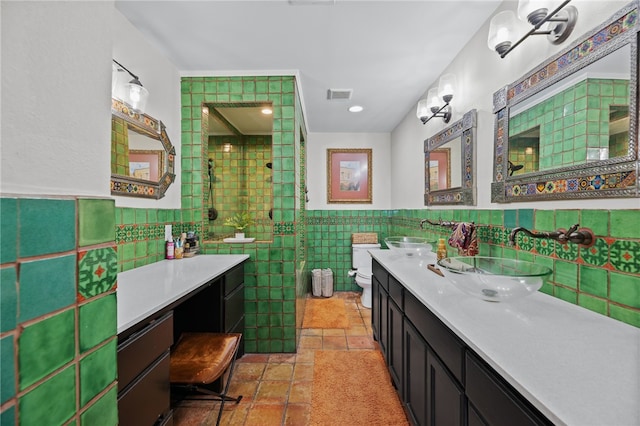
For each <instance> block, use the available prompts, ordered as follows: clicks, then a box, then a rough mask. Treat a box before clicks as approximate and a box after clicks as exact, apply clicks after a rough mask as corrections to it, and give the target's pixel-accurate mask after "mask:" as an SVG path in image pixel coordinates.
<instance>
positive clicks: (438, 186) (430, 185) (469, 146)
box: [424, 110, 476, 206]
mask: <svg viewBox="0 0 640 426" xmlns="http://www.w3.org/2000/svg"><path fill="white" fill-rule="evenodd" d="M475 139H476V110H471V111H469V112H467V113H466V114H465V115H464V116H463V117H462V119H460V120H458V121H456V122H455V123H453V124H451V125H450V126H448V127H447V128H445V129H444V130H442V131H441V132H439V133H437V134H435V135H434V136H432V137H430V138H429V139H427V140H425V141H424V151H425V156H424V165H425V192H424V204H425V206H431V205H467V206H473V205H475V204H476V187H475V169H474V166H475Z"/></svg>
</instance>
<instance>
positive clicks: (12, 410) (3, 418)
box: [0, 405, 16, 426]
mask: <svg viewBox="0 0 640 426" xmlns="http://www.w3.org/2000/svg"><path fill="white" fill-rule="evenodd" d="M15 423H16V407H15V405H11V406H9V407H7V408H6V409H5V410H4V411H3V412H2V413H0V425H8V426H9V425H14V424H15Z"/></svg>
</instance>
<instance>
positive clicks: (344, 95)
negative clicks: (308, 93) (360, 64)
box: [327, 89, 353, 101]
mask: <svg viewBox="0 0 640 426" xmlns="http://www.w3.org/2000/svg"><path fill="white" fill-rule="evenodd" d="M352 94H353V90H352V89H329V90H327V99H328V100H330V101H333V100H349V99H351V95H352Z"/></svg>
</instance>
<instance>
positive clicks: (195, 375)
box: [169, 332, 242, 425]
mask: <svg viewBox="0 0 640 426" xmlns="http://www.w3.org/2000/svg"><path fill="white" fill-rule="evenodd" d="M241 339H242V334H240V333H191V332H186V333H182V335H181V336H180V338H179V339H178V343H176V345H175V347H174V348H173V349H172V350H171V369H170V373H169V381H170V382H171V387H172V393H173V390H175V391H176V393H184V392H186V393H187V394H193V393H196V394H203V395H204V396H201V397H199V398H195V397H194V398H186V397H185V396H183V398H186V399H213V400H217V401H220V409H219V411H218V420H217V421H216V425H219V424H220V419H221V418H222V410H223V408H224V403H225V401H234V402H235V403H236V404H237V403H239V402H240V400H241V399H242V395H239V396H237V397H231V396H229V395H227V392H228V390H229V384H230V383H231V377H232V376H233V367H234V365H235V361H236V356H237V354H238V348H239V347H240V340H241ZM227 371H228V372H229V373H228V375H227V377H226V380H224V377H223V376H224V374H225V372H227ZM218 379H220V380H221V381H222V382H225V383H224V386H223V390H222V391H221V392H217V391H214V390H212V389H210V388H209V387H207V385H211V384H213V383H214V382H215V381H216V380H218Z"/></svg>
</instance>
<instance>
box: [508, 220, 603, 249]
mask: <svg viewBox="0 0 640 426" xmlns="http://www.w3.org/2000/svg"><path fill="white" fill-rule="evenodd" d="M578 226H580V224H579V223H576V224H575V225H573V226H572V227H571V228H569V229H568V230H565V229H563V228H560V229H558V230H557V231H552V232H538V233H533V232H531V231H529V230H528V229H526V228H523V227H522V226H518V227H517V228H513V230H512V231H511V234H509V245H510V246H513V245H515V244H516V235H518V233H519V232H524V233H525V234H527V235H528V236H530V237H531V238H548V239H550V240H555V241H558V242H559V243H562V244H566V243H575V244H578V245H579V246H580V247H591V246H592V245H593V244H594V243H595V241H596V239H595V237H594V236H593V232H592V231H591V230H590V229H587V228H580V229H578Z"/></svg>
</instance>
